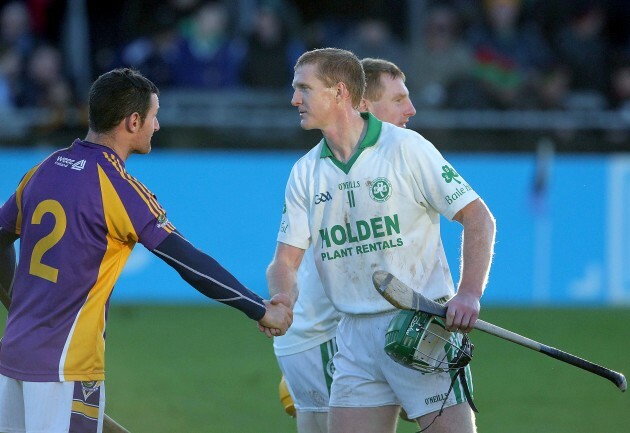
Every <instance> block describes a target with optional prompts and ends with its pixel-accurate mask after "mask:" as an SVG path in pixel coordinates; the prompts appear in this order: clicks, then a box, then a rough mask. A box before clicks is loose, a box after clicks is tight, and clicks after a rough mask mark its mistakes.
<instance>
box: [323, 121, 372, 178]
mask: <svg viewBox="0 0 630 433" xmlns="http://www.w3.org/2000/svg"><path fill="white" fill-rule="evenodd" d="M360 114H361V117H362V118H364V119H365V120H367V121H368V126H367V132H366V133H365V137H363V140H362V141H361V144H359V149H358V150H357V151H356V153H355V154H354V155H352V158H350V160H349V161H348V162H347V163H343V162H341V161H339V160H338V159H337V158H335V155H333V153H332V151H331V150H330V147H329V146H328V142H327V141H326V138H323V141H324V145H323V146H322V152H321V153H320V155H319V157H320V158H330V160H331V161H332V162H333V164H335V165H336V166H337V167H339V169H340V170H341V171H343V172H344V173H345V174H348V173H349V172H350V169H351V168H352V165H353V164H354V162H355V161H356V160H357V158H358V157H359V155H361V153H363V151H364V150H365V149H367V148H368V147H371V146H374V145H375V144H376V142H377V141H378V137H379V136H380V135H381V128H382V127H383V122H381V121H380V120H378V119H377V118H376V117H374V115H373V114H372V113H368V112H366V113H360Z"/></svg>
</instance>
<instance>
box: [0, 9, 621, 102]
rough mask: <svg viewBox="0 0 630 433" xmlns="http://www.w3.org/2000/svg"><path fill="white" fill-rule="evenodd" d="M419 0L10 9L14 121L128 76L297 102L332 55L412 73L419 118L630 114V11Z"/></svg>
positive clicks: (9, 82) (1, 71) (0, 31)
mask: <svg viewBox="0 0 630 433" xmlns="http://www.w3.org/2000/svg"><path fill="white" fill-rule="evenodd" d="M414 2H415V0H389V1H387V0H383V1H370V2H366V1H358V0H357V1H352V0H348V1H341V0H337V1H327V0H321V1H319V2H309V1H303V0H293V1H291V0H238V1H236V0H233V1H223V2H221V1H211V0H205V1H204V0H164V1H157V0H110V1H108V2H92V1H87V0H24V1H19V0H9V1H3V0H0V110H2V109H11V108H23V107H46V108H53V109H58V110H63V109H64V108H67V107H81V106H82V104H83V103H84V102H83V101H85V98H86V91H87V88H88V87H89V83H90V82H91V81H92V80H93V79H94V78H96V77H97V76H98V75H99V74H100V73H102V72H104V71H107V70H109V69H111V68H113V67H118V66H131V67H135V68H137V69H139V70H140V71H142V72H143V73H144V74H145V75H146V76H148V77H149V78H150V79H151V80H153V81H154V82H155V83H156V84H157V85H158V86H159V87H160V88H161V89H163V90H165V89H177V88H186V89H203V90H210V89H212V90H219V89H268V90H276V89H278V90H280V89H283V90H289V89H290V85H291V79H292V72H293V71H292V67H293V64H294V63H295V61H296V59H297V58H298V56H299V55H300V54H301V53H302V52H304V51H305V50H307V49H312V48H318V47H326V46H335V47H340V48H346V49H349V50H351V51H353V52H354V53H355V54H357V56H359V57H368V56H369V57H380V58H385V59H388V60H391V61H393V62H395V63H397V64H398V65H400V66H401V68H402V69H403V70H404V71H405V73H406V75H407V84H408V87H409V89H410V91H411V93H412V99H413V101H414V103H415V104H416V106H417V107H430V108H457V109H538V110H556V109H596V110H602V109H604V110H615V109H621V108H624V107H625V108H630V25H628V24H629V23H630V1H626V0H590V1H588V0H477V1H471V0H450V1H436V0H434V1H430V0H427V1H423V2H416V3H414Z"/></svg>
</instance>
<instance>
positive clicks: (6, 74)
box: [0, 47, 22, 110]
mask: <svg viewBox="0 0 630 433" xmlns="http://www.w3.org/2000/svg"><path fill="white" fill-rule="evenodd" d="M21 69H22V59H21V58H20V55H19V54H18V52H17V50H15V49H14V48H12V47H0V110H5V109H12V108H15V107H16V101H15V95H16V92H17V86H18V80H19V76H20V72H21Z"/></svg>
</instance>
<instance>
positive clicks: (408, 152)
mask: <svg viewBox="0 0 630 433" xmlns="http://www.w3.org/2000/svg"><path fill="white" fill-rule="evenodd" d="M362 116H364V118H366V119H368V122H369V123H368V129H367V133H366V136H365V138H364V139H363V142H362V143H361V145H360V150H359V151H358V152H357V153H356V154H355V156H353V158H352V159H351V160H350V161H349V162H348V163H346V164H344V163H341V162H340V161H338V160H337V159H336V158H334V156H333V155H332V153H331V151H330V148H329V147H328V144H327V143H326V141H325V139H322V140H321V141H320V143H319V144H318V145H317V146H315V147H314V148H313V149H312V150H311V151H310V152H308V153H307V154H306V155H305V156H303V157H302V158H300V160H298V161H297V162H296V163H295V165H294V166H293V169H292V171H291V175H290V177H289V180H288V182H287V187H286V191H285V211H284V213H283V215H282V223H281V226H280V231H279V233H278V238H277V239H278V241H279V242H283V243H286V244H289V245H292V246H295V247H298V248H302V249H307V248H308V247H309V246H310V245H311V244H312V245H313V251H314V256H315V264H316V266H317V269H318V271H319V276H320V278H321V281H322V284H323V286H324V289H325V291H326V294H327V295H328V297H329V298H330V300H331V301H332V303H333V305H334V306H335V308H336V309H337V310H339V311H341V312H343V313H348V314H375V313H381V312H385V311H390V310H393V309H394V307H392V305H391V304H389V303H388V302H387V301H386V300H385V299H383V298H382V297H381V295H380V294H379V293H378V292H377V291H376V290H375V289H374V285H373V283H372V274H373V273H374V271H376V270H384V271H388V272H391V273H392V274H394V275H395V276H396V277H397V278H399V279H400V280H401V281H403V282H404V283H406V284H408V285H410V286H411V287H414V288H415V289H416V290H418V291H420V292H421V293H422V294H423V295H425V296H426V297H428V298H429V299H437V298H441V297H443V296H452V295H453V293H454V287H453V280H452V277H451V273H450V269H449V267H448V263H447V261H446V255H445V253H444V247H443V246H442V240H441V238H440V214H442V215H444V216H445V217H446V218H448V219H449V220H451V219H452V218H453V216H455V214H456V213H457V212H458V211H459V210H461V209H462V208H463V207H464V206H466V205H467V204H468V203H470V202H472V201H473V200H475V199H477V198H478V195H477V194H476V193H475V192H474V190H473V189H472V188H471V187H470V185H468V183H467V182H466V181H465V180H464V179H463V178H462V177H461V176H460V175H459V174H458V173H457V172H456V171H455V170H454V169H453V167H452V166H451V165H450V164H449V163H448V162H447V161H446V160H445V159H444V158H443V157H442V155H441V154H440V153H439V152H438V150H437V149H436V148H435V147H434V146H433V145H432V144H431V143H430V142H429V141H427V140H426V139H424V138H423V137H422V136H421V135H419V134H418V133H416V132H414V131H411V130H407V129H403V128H398V127H396V126H394V125H392V124H389V123H384V122H381V121H380V120H378V119H377V118H375V117H374V116H373V115H371V114H368V113H362Z"/></svg>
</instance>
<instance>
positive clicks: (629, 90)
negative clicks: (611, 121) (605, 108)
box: [610, 52, 630, 114]
mask: <svg viewBox="0 0 630 433" xmlns="http://www.w3.org/2000/svg"><path fill="white" fill-rule="evenodd" d="M610 90H611V92H610V102H611V105H612V107H613V108H614V109H617V110H624V111H625V112H627V113H629V114H630V52H622V53H619V54H617V55H616V56H615V57H614V61H613V66H612V73H611V85H610Z"/></svg>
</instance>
